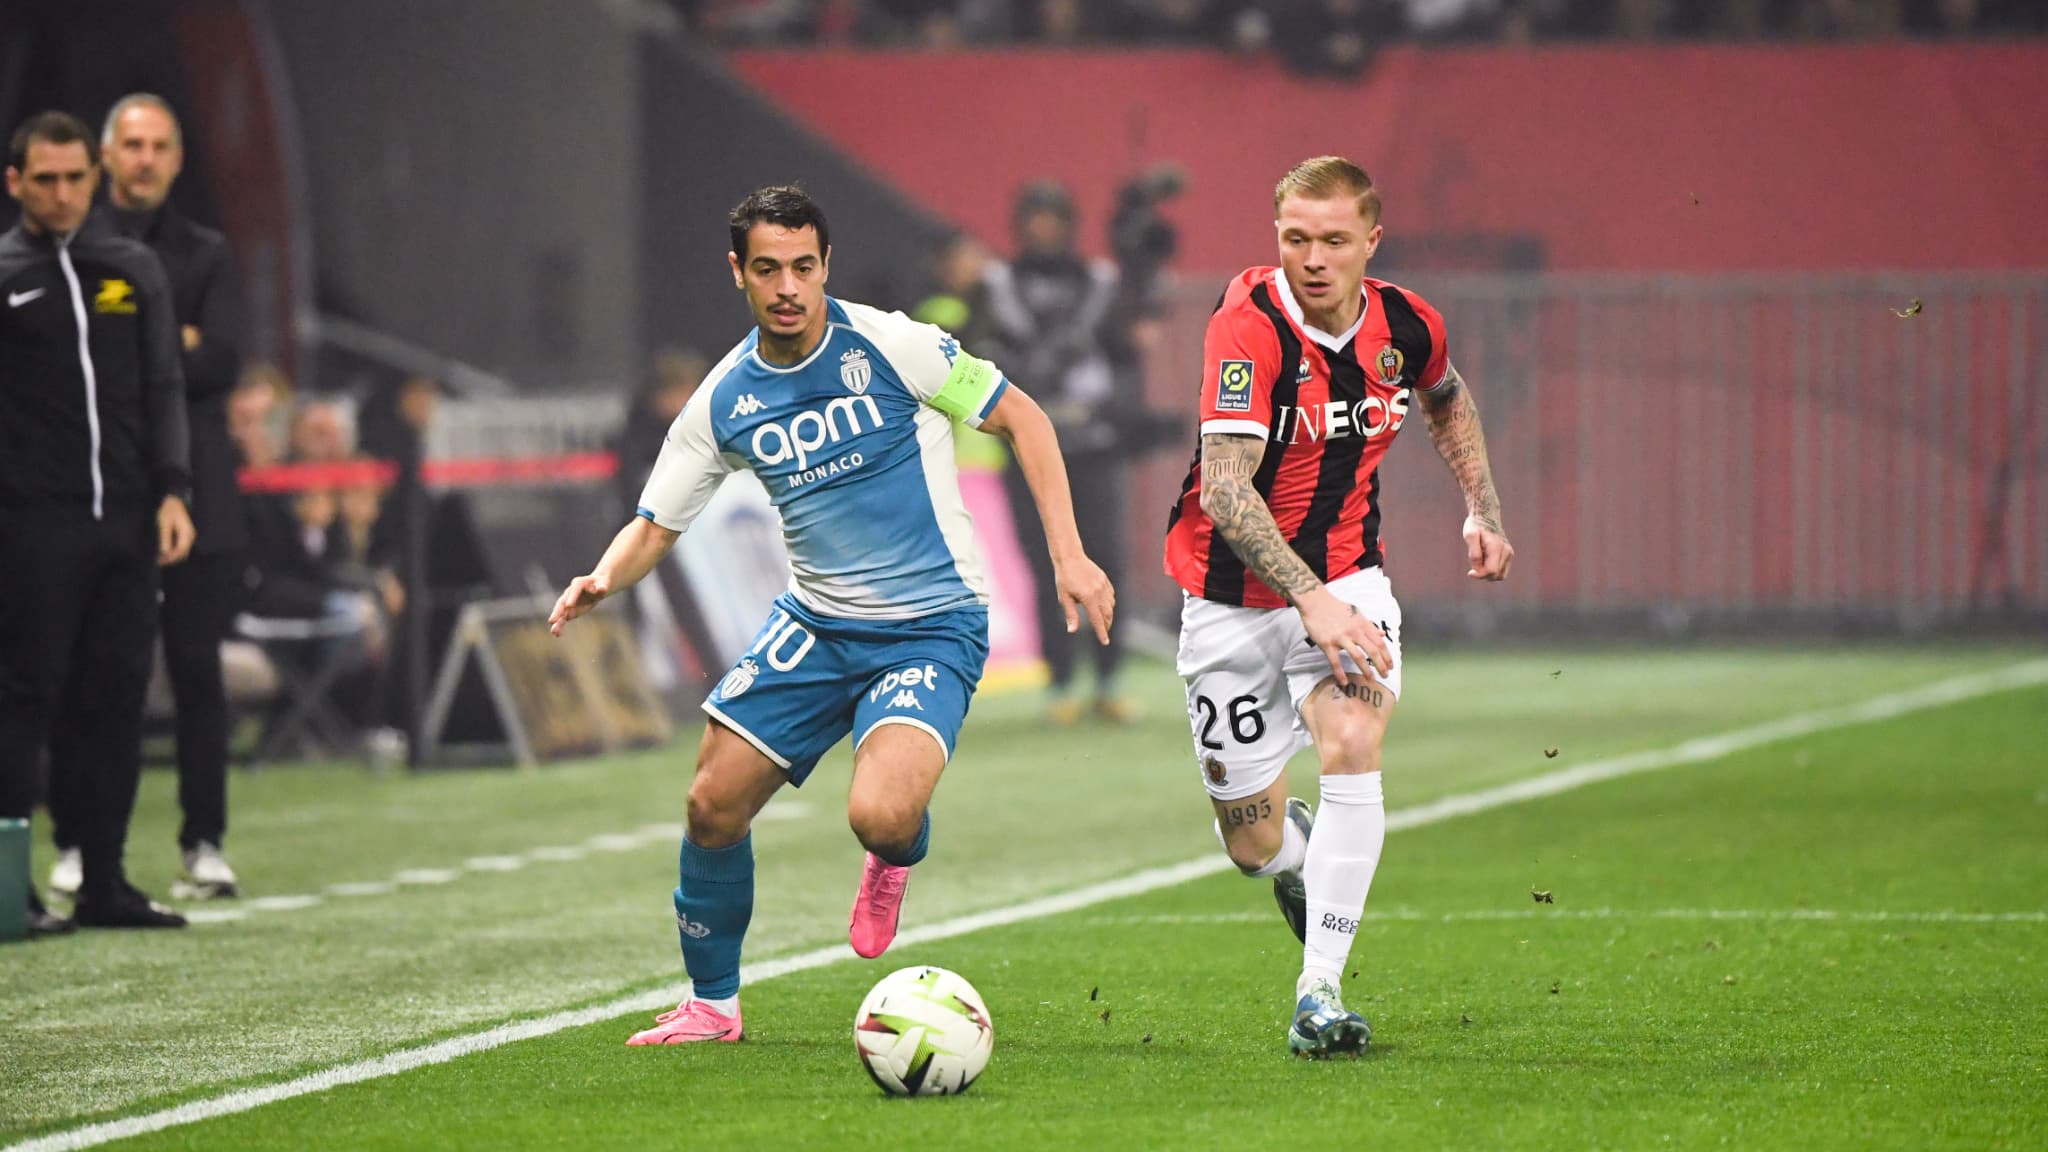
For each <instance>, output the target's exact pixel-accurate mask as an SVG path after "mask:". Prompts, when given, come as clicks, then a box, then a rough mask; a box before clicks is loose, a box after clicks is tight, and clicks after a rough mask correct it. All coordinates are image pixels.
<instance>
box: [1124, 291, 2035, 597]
mask: <svg viewBox="0 0 2048 1152" xmlns="http://www.w3.org/2000/svg"><path fill="white" fill-rule="evenodd" d="M1212 281H1214V282H1212ZM1215 282H1220V278H1210V279H1203V280H1199V281H1196V280H1190V281H1188V282H1186V286H1185V288H1184V289H1183V291H1182V292H1181V293H1180V294H1179V295H1178V296H1177V299H1176V303H1175V307H1174V310H1173V315H1172V319H1171V328H1172V338H1171V339H1170V340H1169V341H1168V352H1167V354H1166V356H1165V357H1163V358H1162V359H1163V360H1164V362H1163V363H1161V364H1158V365H1155V366H1154V369H1155V370H1154V372H1153V375H1152V379H1151V380H1150V382H1149V388H1148V394H1149V396H1150V399H1151V401H1152V402H1153V403H1155V404H1162V405H1167V406H1172V407H1178V408H1182V409H1185V410H1187V411H1188V412H1189V413H1190V418H1191V419H1192V413H1193V407H1194V403H1195V400H1194V389H1195V383H1196V382H1197V381H1199V380H1200V372H1201V368H1200V355H1201V347H1202V331H1203V327H1204V326H1205V325H1206V323H1207V319H1208V315H1209V311H1210V309H1211V308H1212V307H1213V306H1214V303H1215V299H1216V283H1215ZM1404 284H1405V286H1407V287H1410V288H1412V289H1414V290H1416V291H1418V292H1420V293H1422V294H1423V295H1424V296H1425V297H1426V298H1427V299H1428V300H1429V301H1430V302H1431V303H1432V304H1434V305H1435V306H1436V307H1437V309H1438V310H1439V311H1441V312H1442V313H1443V315H1444V317H1445V321H1446V324H1447V326H1448V329H1449V339H1450V349H1451V355H1452V358H1453V359H1454V360H1455V361H1456V362H1457V364H1458V366H1459V369H1460V371H1461V372H1462V373H1463V374H1464V376H1465V378H1466V379H1467V380H1468V381H1469V382H1470V383H1471V384H1472V386H1473V388H1474V390H1475V393H1476V395H1477V396H1478V398H1479V403H1480V408H1481V412H1482V415H1483V418H1484V422H1485V426H1486V431H1487V439H1488V443H1489V446H1490V448H1491V453H1492V460H1493V467H1494V474H1495V477H1496V479H1497V482H1498V484H1499V487H1500V489H1501V493H1502V497H1503V500H1504V503H1505V507H1506V512H1507V519H1508V527H1509V530H1510V534H1511V535H1512V537H1513V538H1514V540H1515V542H1516V546H1517V550H1518V559H1517V562H1516V569H1515V574H1514V579H1513V580H1512V581H1511V582H1510V583H1509V584H1508V585H1506V586H1505V587H1500V588H1489V589H1478V588H1475V587H1472V586H1470V582H1469V581H1467V580H1466V579H1465V577H1464V575H1463V573H1464V568H1465V564H1464V560H1463V554H1462V544H1461V541H1460V539H1459V535H1458V526H1459V524H1460V521H1461V520H1462V517H1463V506H1462V503H1461V501H1460V499H1459V496H1458V493H1457V490H1456V488H1455V486H1454V485H1453V484H1452V482H1451V480H1450V478H1449V476H1448V474H1447V473H1446V472H1445V470H1444V468H1443V466H1442V465H1441V464H1440V463H1439V462H1437V461H1436V460H1435V458H1434V453H1433V452H1432V451H1431V448H1430V445H1429V443H1428V434H1427V431H1426V428H1425V426H1424V425H1423V424H1422V422H1421V421H1419V420H1411V421H1410V424H1409V427H1408V429H1407V434H1406V435H1404V436H1402V437H1401V439H1400V440H1399V441H1398V442H1397V443H1396V445H1395V447H1394V449H1393V450H1392V452H1391V453H1390V454H1389V457H1388V460H1387V462H1386V464H1385V465H1384V466H1383V467H1382V469H1381V493H1382V495H1381V506H1382V508H1383V510H1384V520H1383V536H1384V538H1385V540H1386V542H1387V551H1388V557H1389V559H1388V566H1389V570H1390V572H1391V573H1392V574H1393V576H1394V578H1395V582H1396V587H1397V588H1399V589H1400V591H1401V592H1402V595H1403V600H1404V603H1406V604H1409V605H1413V606H1416V607H1417V608H1419V609H1420V610H1422V611H1425V612H1430V611H1435V612H1439V613H1445V614H1449V615H1452V616H1457V617H1462V618H1464V619H1465V620H1466V621H1467V622H1471V623H1475V624H1483V623H1485V622H1486V621H1487V620H1489V619H1490V618H1494V617H1497V616H1500V615H1503V614H1507V615H1515V616H1522V617H1528V616H1538V617H1543V616H1554V617H1558V618H1572V619H1581V618H1586V617H1598V616H1602V615H1607V616H1621V615H1628V614H1636V615H1642V614H1648V615H1649V616H1650V617H1651V618H1652V619H1653V620H1655V621H1657V622H1659V623H1662V624H1664V625H1667V626H1669V627H1671V628H1673V629H1681V628H1684V627H1687V626H1689V625H1692V624H1699V623H1704V622H1710V621H1717V620H1721V621H1728V622H1731V623H1737V624H1739V623H1741V622H1744V621H1751V622H1754V621H1758V620H1764V619H1776V618H1804V619H1809V620H1814V621H1817V622H1823V623H1825V622H1829V621H1835V620H1841V621H1847V620H1852V619H1853V620H1868V621H1870V622H1872V623H1875V624H1879V625H1882V626H1885V627H1891V628H1897V627H1904V628H1908V629H1911V628H1914V627H1919V626H1931V625H1939V624H1944V623H1948V622H1952V621H1955V620H1958V619H1962V618H1978V619H1985V618H1992V619H1995V618H1999V617H2015V616H2021V615H2025V616H2030V617H2032V618H2034V619H2037V620H2038V619H2040V618H2042V616H2043V615H2044V614H2048V273H2025V274H1987V275H1939V276H1923V275H1906V274H1897V275H1890V274H1887V275H1869V276H1768V277H1764V276H1727V277H1704V276H1657V277H1646V276H1594V275H1569V276H1564V275H1553V276H1542V275H1514V276H1463V275H1461V276H1455V277H1454V276H1437V277H1430V276H1421V275H1418V276H1415V277H1413V278H1412V279H1409V280H1406V281H1404ZM1411 415H1413V413H1411ZM1191 435H1192V434H1191ZM1191 443H1192V441H1191ZM1185 467H1186V463H1185V458H1184V457H1183V458H1182V459H1180V460H1176V461H1173V462H1171V463H1154V464H1152V465H1148V467H1147V468H1146V470H1145V474H1144V476H1143V478H1142V480H1141V484H1140V491H1141V492H1142V493H1143V496H1142V497H1141V498H1142V499H1144V500H1145V501H1146V502H1147V503H1146V504H1145V506H1144V507H1143V508H1142V509H1141V511H1140V522H1141V524H1142V526H1143V528H1144V529H1145V532H1146V535H1145V536H1143V537H1141V540H1145V541H1149V538H1150V537H1153V536H1156V535H1157V527H1158V524H1159V522H1160V521H1161V519H1162V516H1163V511H1164V509H1165V508H1166V506H1167V505H1168V503H1170V501H1171V499H1172V497H1173V494H1174V492H1175V491H1177V489H1178V484H1179V480H1180V477H1181V475H1182V474H1183V472H1184V469H1185ZM1148 550H1149V549H1148V548H1147V547H1146V545H1145V544H1141V545H1140V548H1139V551H1138V554H1139V556H1140V557H1141V558H1145V559H1146V562H1145V563H1143V564H1141V565H1139V567H1140V568H1141V569H1143V571H1142V573H1141V574H1139V583H1140V584H1141V587H1140V588H1138V589H1135V590H1137V591H1139V592H1140V594H1141V595H1143V594H1145V593H1152V594H1159V593H1160V592H1161V588H1160V582H1159V581H1158V580H1157V579H1156V578H1153V577H1152V576H1151V571H1152V570H1153V569H1154V568H1155V567H1156V566H1155V565H1153V564H1152V563H1150V562H1149V557H1147V551H1148Z"/></svg>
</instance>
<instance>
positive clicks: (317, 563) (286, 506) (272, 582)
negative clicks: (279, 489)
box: [244, 493, 342, 620]
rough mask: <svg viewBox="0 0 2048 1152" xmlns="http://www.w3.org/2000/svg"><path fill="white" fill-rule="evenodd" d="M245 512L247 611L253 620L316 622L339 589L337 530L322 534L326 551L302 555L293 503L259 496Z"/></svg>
mask: <svg viewBox="0 0 2048 1152" xmlns="http://www.w3.org/2000/svg"><path fill="white" fill-rule="evenodd" d="M244 507H245V508H246V509H247V511H248V540H249V567H248V572H247V575H246V577H245V582H246V583H247V585H248V593H249V598H248V603H247V608H248V610H249V611H251V612H253V613H255V614H256V615H258V616H284V617H292V618H296V619H305V620H312V619H318V618H319V617H320V616H322V615H324V614H325V613H326V611H327V594H328V593H329V592H332V591H335V590H336V589H338V588H340V587H341V586H342V581H341V561H342V556H341V548H340V543H341V540H340V536H341V528H340V527H339V525H337V526H335V527H331V528H329V529H328V530H327V534H328V535H327V547H326V548H324V549H323V550H322V551H321V552H320V553H319V554H318V555H315V554H314V553H312V552H309V551H307V549H306V533H305V529H304V528H303V527H302V526H301V525H300V524H299V517H298V513H297V511H296V510H295V508H294V500H293V497H291V496H289V495H273V494H268V493H266V494H262V495H256V496H251V497H249V498H248V499H247V501H245V503H244Z"/></svg>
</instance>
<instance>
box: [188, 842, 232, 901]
mask: <svg viewBox="0 0 2048 1152" xmlns="http://www.w3.org/2000/svg"><path fill="white" fill-rule="evenodd" d="M236 884H237V881H236V879H235V870H234V869H233V868H230V867H228V858H227V857H225V856H223V855H221V854H220V849H219V848H218V847H216V846H215V845H212V844H209V843H207V842H206V841H204V840H201V841H200V842H199V845H198V846H197V847H195V848H191V849H188V850H187V851H186V853H185V873H184V875H182V876H180V877H178V879H177V880H176V881H175V882H174V883H172V885H171V895H172V897H174V898H176V899H179V900H225V899H232V898H233V897H235V896H237V895H239V894H240V893H239V890H238V889H237V888H236Z"/></svg>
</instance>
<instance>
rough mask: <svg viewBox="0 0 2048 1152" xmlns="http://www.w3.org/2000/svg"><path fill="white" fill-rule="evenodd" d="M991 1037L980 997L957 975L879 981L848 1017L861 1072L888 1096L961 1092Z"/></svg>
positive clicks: (922, 970)
mask: <svg viewBox="0 0 2048 1152" xmlns="http://www.w3.org/2000/svg"><path fill="white" fill-rule="evenodd" d="M995 1042H996V1034H995V1029H994V1027H993V1026H992V1025H991V1024H990V1023H989V1018H988V1006H987V1005H986V1004H983V1003H982V1002H981V993H979V992H976V991H975V990H974V985H972V984H969V983H968V982H967V981H965V980H963V979H961V978H960V976H959V975H958V974H957V973H953V972H948V971H946V970H945V969H944V968H933V967H930V966H921V967H917V968H899V969H897V970H896V971H894V972H891V973H889V974H888V975H887V976H884V977H882V979H881V980H880V982H878V983H877V984H876V985H875V986H874V988H873V989H872V990H871V991H869V992H868V998H867V999H866V1000H863V1001H861V1004H860V1014H859V1015H857V1016H855V1017H854V1018H853V1047H854V1051H855V1052H857V1053H858V1054H859V1055H860V1063H861V1067H863V1068H866V1069H867V1070H868V1075H869V1076H871V1077H873V1078H874V1081H875V1083H876V1084H879V1085H881V1088H882V1091H884V1092H887V1093H888V1094H889V1095H891V1096H950V1095H952V1094H954V1093H956V1092H965V1091H966V1090H967V1086H968V1085H969V1084H972V1083H974V1078H975V1077H976V1076H979V1075H981V1070H982V1068H983V1067H985V1066H987V1064H988V1054H989V1052H990V1051H991V1050H992V1049H993V1048H994V1047H995Z"/></svg>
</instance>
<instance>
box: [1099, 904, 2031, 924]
mask: <svg viewBox="0 0 2048 1152" xmlns="http://www.w3.org/2000/svg"><path fill="white" fill-rule="evenodd" d="M1272 919H1273V913H1272V912H1271V911H1266V912H1211V913H1199V912H1197V913H1189V914H1186V915H1173V914H1162V915H1158V916H1092V917H1089V919H1088V923H1090V924H1131V925H1137V924H1252V923H1258V924H1264V923H1267V922H1268V921H1270V920H1272ZM1375 920H1405V921H1422V922H1426V923H1430V924H1455V923H1458V922H1460V921H1470V920H1818V921H1822V922H1833V923H1842V924H2048V912H1854V911H1843V910H1840V909H1834V908H1547V907H1546V908H1476V909H1472V910H1470V911H1466V912H1424V911H1422V910H1420V909H1417V908H1389V909H1386V910H1380V909H1375V908H1367V909H1366V910H1365V921H1366V923H1368V924H1370V923H1372V922H1373V921H1375Z"/></svg>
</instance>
